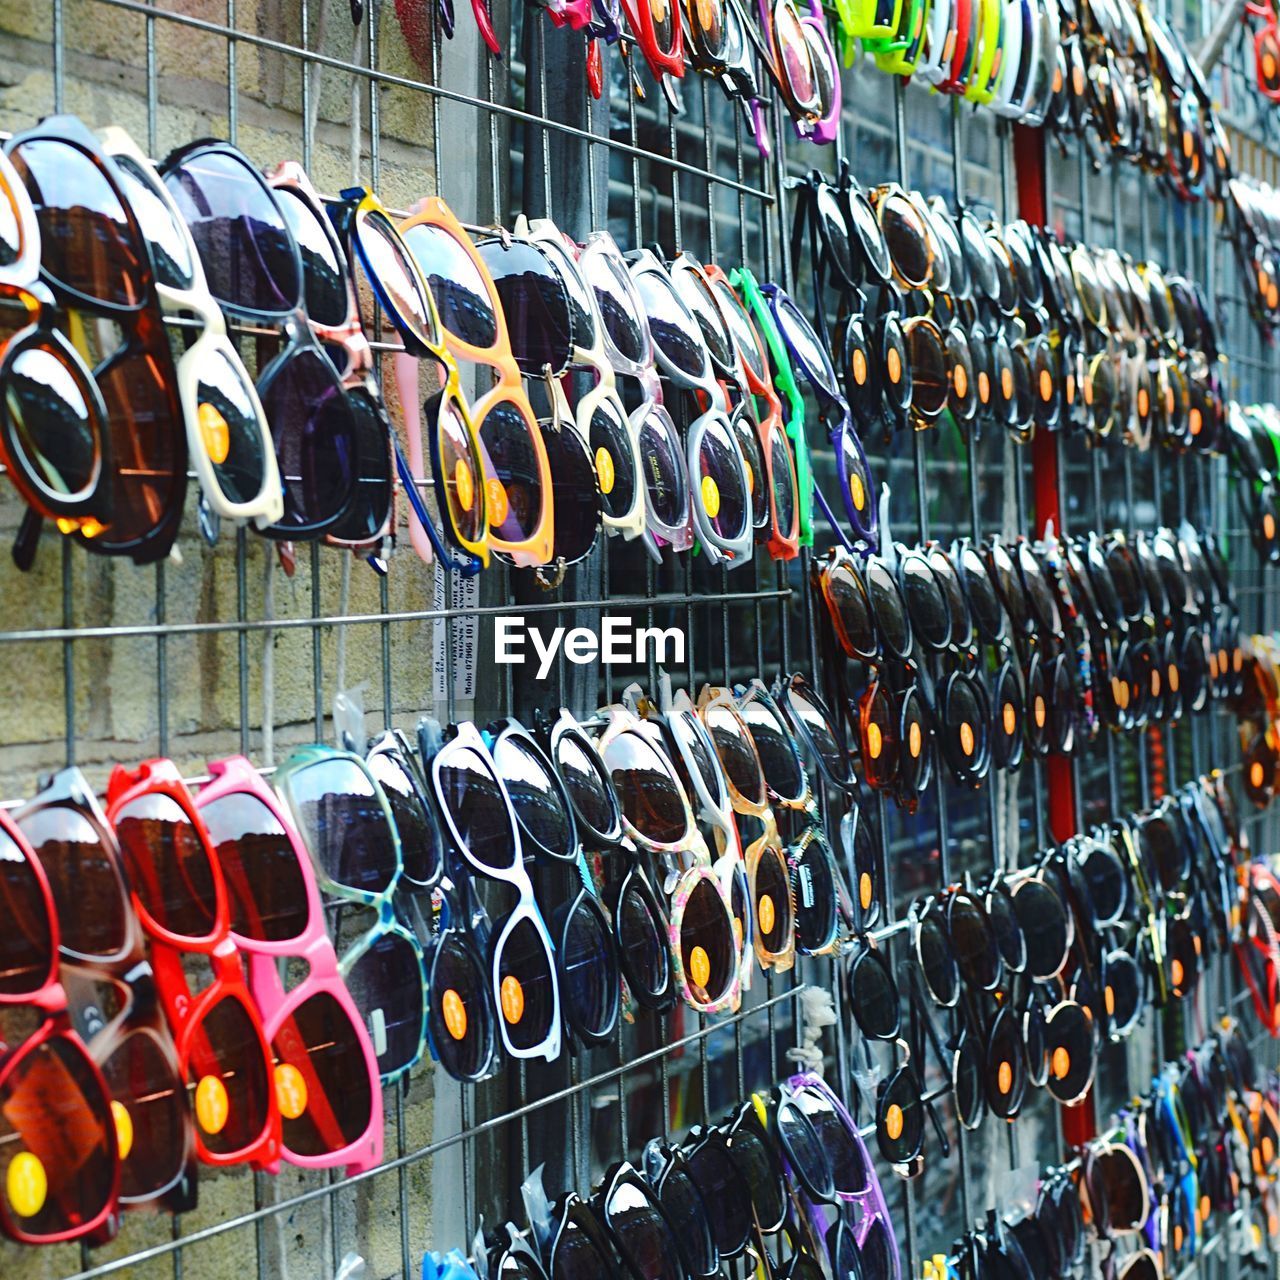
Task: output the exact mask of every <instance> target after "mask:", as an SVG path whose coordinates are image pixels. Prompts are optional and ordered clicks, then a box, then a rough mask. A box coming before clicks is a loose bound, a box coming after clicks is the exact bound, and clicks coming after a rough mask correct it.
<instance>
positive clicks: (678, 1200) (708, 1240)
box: [658, 1167, 720, 1277]
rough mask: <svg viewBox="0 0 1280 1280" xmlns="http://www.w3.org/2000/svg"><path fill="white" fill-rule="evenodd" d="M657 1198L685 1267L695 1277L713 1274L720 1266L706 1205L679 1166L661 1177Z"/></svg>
mask: <svg viewBox="0 0 1280 1280" xmlns="http://www.w3.org/2000/svg"><path fill="white" fill-rule="evenodd" d="M658 1198H659V1200H661V1201H662V1207H663V1209H665V1210H666V1213H667V1218H668V1220H669V1221H670V1223H671V1226H672V1229H673V1230H674V1232H675V1236H676V1243H677V1244H679V1246H680V1248H681V1251H682V1252H683V1253H684V1257H685V1261H686V1262H687V1263H688V1264H689V1270H690V1271H691V1272H692V1273H693V1275H694V1276H695V1277H706V1276H713V1275H715V1274H717V1272H718V1271H719V1269H720V1256H719V1251H718V1250H717V1249H716V1242H715V1239H714V1238H713V1236H712V1234H711V1223H710V1222H709V1221H708V1220H707V1210H706V1206H705V1205H704V1204H703V1203H702V1195H701V1193H700V1192H699V1191H698V1188H697V1187H696V1186H695V1185H694V1182H693V1179H692V1178H691V1177H690V1176H689V1174H688V1173H687V1172H686V1171H685V1170H684V1169H683V1168H679V1167H676V1168H673V1169H671V1170H670V1172H669V1173H668V1174H667V1175H666V1177H664V1178H663V1179H662V1184H661V1190H660V1191H659V1192H658Z"/></svg>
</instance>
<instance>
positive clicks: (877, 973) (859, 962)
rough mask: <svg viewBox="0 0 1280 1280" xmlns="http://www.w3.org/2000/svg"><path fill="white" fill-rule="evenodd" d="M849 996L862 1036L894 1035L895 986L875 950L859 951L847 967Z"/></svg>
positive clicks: (896, 1015) (896, 1014)
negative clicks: (848, 967)
mask: <svg viewBox="0 0 1280 1280" xmlns="http://www.w3.org/2000/svg"><path fill="white" fill-rule="evenodd" d="M849 986H850V999H851V1001H852V1005H853V1011H854V1013H855V1015H856V1016H857V1019H858V1026H859V1027H860V1028H861V1029H862V1033H863V1035H866V1036H870V1037H871V1038H872V1039H874V1040H892V1039H893V1038H894V1037H895V1036H896V1035H897V1034H898V1024H899V1010H898V988H897V985H896V984H895V983H894V981H893V975H892V974H891V973H890V972H889V966H888V964H886V963H885V960H884V958H883V957H882V956H881V955H880V953H879V952H878V951H871V950H866V951H862V952H860V953H859V954H858V955H857V957H856V958H855V959H854V962H853V964H852V965H851V967H850V969H849Z"/></svg>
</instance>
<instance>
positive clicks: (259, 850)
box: [200, 792, 310, 942]
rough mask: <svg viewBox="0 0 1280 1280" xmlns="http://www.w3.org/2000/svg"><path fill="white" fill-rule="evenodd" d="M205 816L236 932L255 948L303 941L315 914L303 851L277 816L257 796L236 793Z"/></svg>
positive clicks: (208, 806) (204, 810)
mask: <svg viewBox="0 0 1280 1280" xmlns="http://www.w3.org/2000/svg"><path fill="white" fill-rule="evenodd" d="M200 816H201V817H202V818H203V819H204V822H205V826H206V827H207V828H208V830H209V836H210V839H211V840H212V841H213V848H214V852H215V853H216V854H217V856H218V866H219V867H220V868H221V870H222V878H223V880H224V881H226V885H227V891H228V893H229V895H230V897H231V928H232V929H233V930H234V931H235V932H236V933H238V934H239V935H240V936H241V937H242V938H250V939H252V940H253V941H255V942H286V941H288V940H289V939H291V938H297V937H300V936H301V935H302V932H303V930H304V929H306V927H307V921H308V919H309V916H310V913H309V911H308V909H307V895H306V886H305V883H304V881H303V878H302V870H301V868H300V867H299V865H298V857H299V851H298V850H296V849H295V848H294V846H293V844H292V843H291V842H290V840H289V837H288V835H287V833H286V832H285V829H284V827H282V826H281V825H280V822H279V820H278V819H277V818H276V816H275V814H274V813H272V812H271V810H270V809H269V808H267V806H266V805H265V804H263V802H262V801H261V800H259V799H258V798H257V796H252V795H247V794H245V793H243V792H231V793H229V794H228V795H224V796H220V797H218V798H217V799H216V800H211V801H209V802H207V803H205V804H202V805H201V806H200ZM302 856H304V857H305V856H306V854H305V852H303V853H302Z"/></svg>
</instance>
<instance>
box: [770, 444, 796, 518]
mask: <svg viewBox="0 0 1280 1280" xmlns="http://www.w3.org/2000/svg"><path fill="white" fill-rule="evenodd" d="M769 465H770V467H771V469H772V471H773V507H774V513H775V516H776V519H777V523H778V532H779V533H780V534H781V535H782V536H783V537H784V538H786V537H790V535H791V526H792V525H793V524H794V523H795V516H796V477H795V468H794V466H793V464H792V461H791V452H790V450H789V449H788V448H787V440H786V437H785V436H784V435H783V434H782V432H780V431H775V432H774V433H773V435H772V436H771V437H770V439H769Z"/></svg>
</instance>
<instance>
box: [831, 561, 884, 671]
mask: <svg viewBox="0 0 1280 1280" xmlns="http://www.w3.org/2000/svg"><path fill="white" fill-rule="evenodd" d="M824 586H825V588H826V590H825V593H824V594H825V595H826V598H827V601H828V603H829V604H830V606H831V608H832V610H833V611H834V612H835V615H836V618H837V620H838V622H839V624H840V629H841V631H842V632H843V633H844V636H845V638H846V639H847V641H848V645H849V647H850V648H851V649H852V650H853V652H854V656H856V657H864V658H865V657H869V656H871V655H873V654H874V653H875V652H876V633H875V628H874V626H873V625H872V621H871V604H870V601H869V600H868V598H867V592H866V589H865V588H864V587H863V585H862V582H861V580H860V579H859V578H858V576H857V575H856V574H855V573H854V571H853V569H851V568H850V567H849V566H848V565H846V564H842V563H838V564H835V565H833V566H832V568H831V570H830V572H829V573H827V574H826V575H825V579H824Z"/></svg>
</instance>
